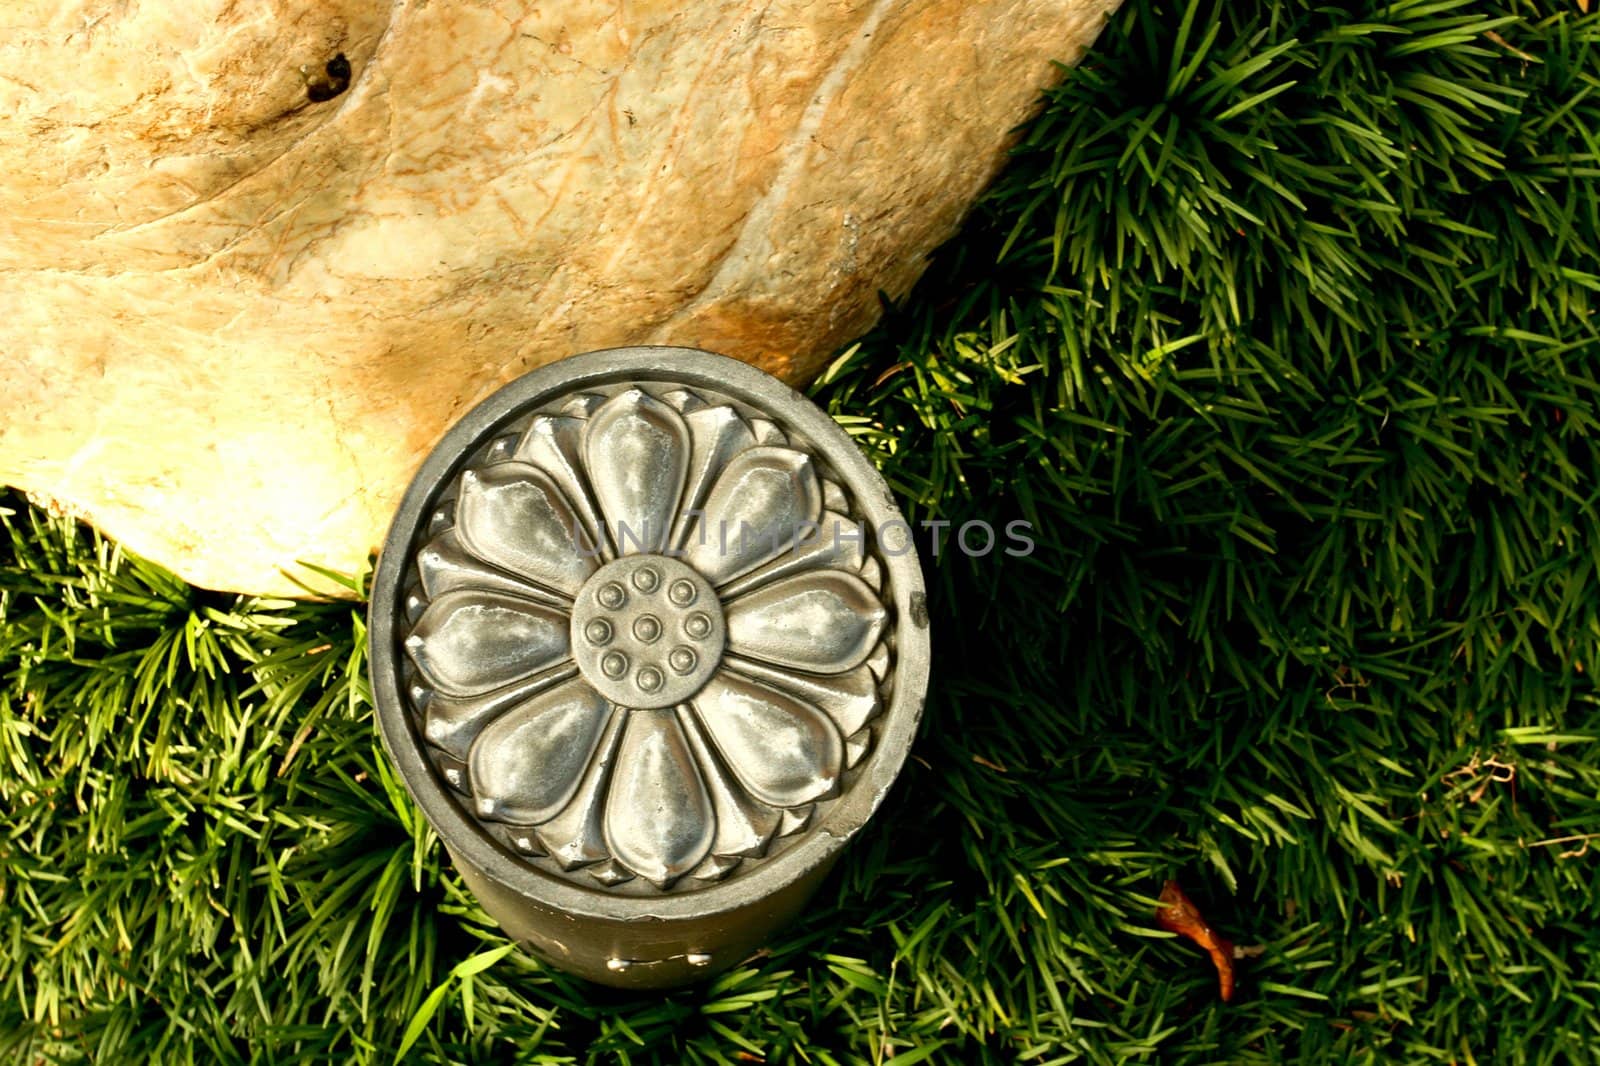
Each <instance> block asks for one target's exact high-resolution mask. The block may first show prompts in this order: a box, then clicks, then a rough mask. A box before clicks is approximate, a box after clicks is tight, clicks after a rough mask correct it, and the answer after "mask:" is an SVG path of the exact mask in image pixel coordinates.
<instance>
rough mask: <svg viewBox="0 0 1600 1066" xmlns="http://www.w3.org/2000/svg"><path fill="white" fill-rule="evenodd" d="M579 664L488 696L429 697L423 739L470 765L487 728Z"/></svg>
mask: <svg viewBox="0 0 1600 1066" xmlns="http://www.w3.org/2000/svg"><path fill="white" fill-rule="evenodd" d="M577 671H578V667H577V664H576V663H573V662H570V661H569V662H564V663H561V664H559V665H557V666H553V667H551V668H550V669H548V670H546V671H544V672H543V673H539V674H535V675H534V676H533V677H530V678H528V679H527V680H526V681H519V682H517V683H516V684H514V685H509V686H507V687H506V688H502V689H496V690H494V691H493V692H486V693H484V694H483V695H481V696H446V695H445V694H444V693H442V692H434V693H431V694H430V698H429V699H428V701H427V706H426V709H425V710H424V712H423V715H422V735H423V736H425V737H426V738H427V740H428V743H429V744H432V745H433V746H434V747H436V748H439V749H440V750H441V751H444V752H446V753H447V754H449V755H450V756H451V757H452V758H455V759H459V760H461V761H462V762H466V761H467V756H468V753H469V752H471V750H472V742H473V741H474V740H475V739H477V736H478V733H479V731H480V730H482V729H483V727H484V726H486V725H488V724H489V723H490V722H492V721H494V720H495V719H496V718H498V717H499V716H500V715H501V714H503V713H504V712H505V711H506V710H508V709H509V708H512V707H515V706H516V705H517V704H519V703H522V702H524V701H525V700H527V699H528V698H529V697H530V696H532V695H533V694H534V693H536V692H541V691H543V690H544V689H547V688H549V687H550V686H551V685H554V684H557V683H559V682H561V681H564V680H566V679H567V678H569V677H571V676H572V675H573V674H575V673H577Z"/></svg>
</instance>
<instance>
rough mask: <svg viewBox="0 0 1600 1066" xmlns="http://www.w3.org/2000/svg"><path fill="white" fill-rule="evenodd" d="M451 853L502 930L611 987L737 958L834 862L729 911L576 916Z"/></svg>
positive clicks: (683, 981)
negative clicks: (672, 915)
mask: <svg viewBox="0 0 1600 1066" xmlns="http://www.w3.org/2000/svg"><path fill="white" fill-rule="evenodd" d="M447 850H448V849H447ZM450 857H451V858H452V859H453V860H454V861H455V864H456V869H457V870H459V871H460V873H461V880H463V881H465V882H466V884H467V887H468V888H470V889H472V894H473V895H474V896H476V897H477V898H478V901H479V902H480V903H482V904H483V909H484V910H486V911H488V912H489V915H490V917H492V918H494V920H495V921H497V922H499V923H500V927H501V928H502V929H504V930H505V931H506V933H507V934H508V935H510V936H511V937H512V938H514V939H516V940H518V941H520V942H521V943H522V944H523V945H525V946H526V947H527V948H528V949H529V950H530V951H532V952H533V953H534V954H535V955H537V956H539V958H541V959H543V960H545V961H546V962H548V963H550V964H551V965H553V966H557V967H559V968H560V969H563V970H566V971H567V972H568V973H573V974H577V975H578V976H579V977H586V978H588V979H589V980H591V981H594V982H596V983H598V984H602V985H611V986H612V987H614V988H673V987H676V986H679V985H687V984H693V983H694V982H696V981H703V980H705V979H706V978H707V977H710V976H712V975H714V974H717V973H720V972H722V971H723V970H727V969H730V968H731V967H733V966H735V965H737V964H738V963H740V962H743V961H744V960H745V959H748V958H749V957H750V956H751V954H753V953H754V952H755V950H756V949H757V948H759V947H760V946H761V945H762V944H763V943H765V942H766V941H767V939H768V938H769V937H770V936H771V935H772V933H773V932H775V931H776V930H778V929H780V928H782V927H783V926H785V925H788V924H789V923H790V922H791V921H793V920H794V919H795V918H796V917H797V916H798V915H799V914H800V913H801V911H803V910H804V909H805V905H806V902H807V901H808V900H809V899H810V898H811V896H812V895H813V894H814V893H815V892H816V890H817V887H818V886H819V885H821V884H822V881H823V879H824V878H826V877H827V875H828V872H829V871H830V870H831V869H832V868H833V864H834V861H835V859H834V858H830V859H828V860H827V861H826V862H824V863H823V864H821V865H820V866H818V867H817V868H816V869H814V870H812V871H811V872H810V873H808V874H806V875H804V876H803V877H801V878H800V879H799V880H796V881H794V882H792V883H790V884H788V885H786V886H784V887H783V888H781V889H779V890H778V891H776V892H774V893H772V894H771V895H768V896H763V897H761V898H759V899H754V900H751V901H749V902H747V903H744V904H742V905H740V906H736V907H733V908H731V909H729V910H726V911H721V912H717V913H709V914H705V915H700V916H697V917H693V918H677V919H670V920H669V919H663V918H658V917H650V916H647V915H642V916H639V917H630V918H626V919H619V918H589V917H578V916H576V915H574V914H572V913H571V912H568V911H562V910H556V909H554V908H552V907H548V906H545V905H544V904H542V903H540V902H539V901H538V900H536V899H533V898H531V897H529V896H525V895H522V894H520V893H518V892H517V891H516V890H515V889H513V888H509V887H507V886H506V885H502V884H500V883H499V882H498V881H495V880H494V879H493V878H492V877H490V876H489V875H488V874H487V873H485V872H484V871H482V870H480V869H478V868H477V867H475V866H473V865H472V864H471V863H470V862H467V861H465V860H463V859H462V857H461V856H459V855H456V854H455V853H454V852H451V856H450Z"/></svg>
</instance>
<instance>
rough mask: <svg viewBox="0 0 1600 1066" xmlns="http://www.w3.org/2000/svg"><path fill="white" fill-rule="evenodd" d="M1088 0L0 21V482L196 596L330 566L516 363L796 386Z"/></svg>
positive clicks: (156, 11) (28, 11)
mask: <svg viewBox="0 0 1600 1066" xmlns="http://www.w3.org/2000/svg"><path fill="white" fill-rule="evenodd" d="M1115 3H1116V0H877V2H854V0H852V2H822V0H789V2H781V0H774V2H760V0H755V2H745V3H740V2H733V0H702V2H699V3H693V4H691V3H685V2H682V0H677V2H670V3H669V2H652V0H642V2H641V0H630V2H628V3H622V2H620V0H613V2H610V3H598V2H590V0H545V2H528V3H518V2H515V0H476V2H475V3H472V4H458V3H445V2H442V0H400V2H395V3H387V2H380V0H317V2H316V3H311V2H309V0H269V2H264V3H261V4H249V5H246V4H240V3H237V0H163V2H161V3H155V2H149V0H146V2H138V0H78V2H73V0H7V2H6V3H5V4H4V5H3V6H0V162H3V164H4V169H5V172H6V175H7V177H6V180H5V181H4V182H0V395H3V397H4V407H3V414H0V480H4V481H6V482H8V483H11V484H14V485H18V486H21V487H23V488H25V489H27V490H28V491H30V492H32V493H34V494H36V495H38V496H41V497H45V498H48V499H50V500H54V501H57V502H59V503H60V504H61V505H63V506H65V507H66V508H68V509H70V510H72V511H75V512H77V513H79V514H81V515H83V516H84V517H86V518H88V519H89V520H90V521H92V522H94V523H96V524H97V525H98V526H100V527H101V528H102V529H104V530H105V531H106V532H108V533H109V534H111V535H112V536H114V537H116V538H118V539H119V540H121V541H122V542H123V543H125V544H126V545H127V546H128V547H129V548H131V549H133V550H135V551H137V552H139V553H141V554H143V555H145V556H148V557H150V558H153V559H155V560H157V561H159V562H161V563H163V564H166V565H167V566H170V567H172V568H173V569H175V570H176V571H177V572H178V573H179V574H181V575H182V576H183V577H185V578H187V579H188V580H190V581H192V582H194V583H196V584H199V585H203V586H208V587H212V588H218V589H227V590H237V591H247V592H255V593H273V594H277V593H289V594H293V593H295V592H296V591H297V586H296V585H295V583H294V582H293V581H291V580H290V577H291V575H295V576H298V577H300V578H301V579H302V580H304V579H306V578H307V577H308V575H307V573H306V572H305V571H304V570H303V569H301V568H300V567H299V566H298V565H297V564H298V562H299V561H307V562H313V563H316V564H319V565H322V566H326V567H329V568H332V569H334V570H339V571H344V572H353V571H355V570H357V569H359V568H360V567H361V566H362V565H363V564H364V562H365V560H366V558H367V556H368V554H369V552H370V551H371V550H372V549H373V548H374V547H375V546H376V544H377V543H378V541H379V540H380V539H381V537H382V534H383V532H384V529H385V528H386V526H387V523H388V520H389V518H390V516H391V515H392V514H393V512H394V509H395V507H396V504H397V502H398V499H399V494H400V493H401V492H402V491H403V489H404V487H405V485H406V483H407V481H408V479H409V478H410V476H411V473H412V471H413V469H414V468H415V466H416V464H417V463H419V462H420V461H421V458H422V457H423V455H424V454H425V453H426V451H427V449H428V448H429V447H430V446H431V444H432V443H433V441H434V440H435V439H436V438H437V437H438V436H439V435H440V434H441V433H442V432H443V431H444V429H445V428H446V427H447V426H448V425H449V424H450V423H451V422H452V421H453V420H454V419H455V418H456V417H457V416H458V415H459V414H460V413H461V412H462V411H464V410H465V409H467V408H468V407H470V406H471V405H472V404H473V403H475V402H476V401H478V400H480V399H481V398H483V397H484V396H485V395H487V394H488V393H489V392H491V391H493V390H494V389H495V388H496V387H498V386H499V385H501V384H503V383H504V382H506V381H508V380H510V379H511V378H513V377H515V376H517V375H519V374H521V373H524V372H526V371H527V370H529V369H531V368H533V367H535V366H538V365H540V364H543V363H546V362H550V361H551V360H554V359H557V358H560V357H562V356H564V355H568V354H571V353H573V352H578V351H583V350H587V349H592V348H602V347H609V346H613V345H623V344H638V343H663V344H681V345H691V346H697V347H702V348H708V349H711V350H714V351H722V352H726V353H728V354H731V355H736V356H739V357H741V358H743V359H746V360H748V361H751V362H754V363H757V364H759V365H761V366H763V367H765V368H767V369H769V370H771V371H773V372H775V373H778V374H781V375H783V376H784V377H786V378H788V379H790V380H794V381H798V380H801V379H804V378H805V377H807V376H808V375H810V374H812V373H814V372H815V371H816V369H817V368H818V366H819V364H820V363H821V361H822V360H823V359H825V358H826V356H827V355H828V353H829V352H830V351H831V350H833V349H834V348H836V347H837V346H838V345H839V344H841V343H843V342H845V341H847V340H849V339H850V338H851V337H852V336H854V335H856V334H858V333H859V332H861V331H862V330H864V329H865V328H866V327H868V326H869V325H870V324H871V323H872V321H873V319H874V317H875V315H876V313H877V309H878V298H877V293H878V292H879V290H883V291H886V292H888V293H889V294H891V295H892V296H898V295H900V294H903V293H904V292H906V291H907V290H908V289H909V288H910V286H911V284H912V283H913V281H914V280H915V279H916V277H917V275H918V274H919V273H920V271H921V270H922V268H923V266H924V262H925V256H926V254H927V253H928V252H929V251H930V250H931V249H932V248H934V247H935V246H936V245H937V244H939V243H940V242H941V241H943V240H944V239H946V238H947V237H949V236H950V234H951V233H952V232H953V231H954V229H955V227H956V225H957V223H958V222H959V220H960V218H961V216H962V214H963V213H964V211H965V210H966V209H967V207H968V206H969V205H970V204H971V202H972V200H973V198H974V197H975V196H976V194H977V193H978V192H979V191H980V190H981V189H982V187H983V185H984V184H985V182H986V181H987V180H988V179H989V178H990V177H991V176H992V175H993V173H994V171H995V170H996V169H997V168H998V166H999V165H1000V163H1001V162H1002V160H1003V157H1004V152H1005V149H1006V147H1007V146H1008V144H1009V142H1010V137H1011V133H1010V131H1011V130H1012V129H1013V127H1015V125H1016V124H1017V123H1019V122H1021V121H1022V120H1024V119H1025V118H1026V117H1027V115H1028V114H1029V112H1030V111H1031V109H1032V108H1033V107H1034V106H1035V105H1036V103H1037V101H1038V99H1039V92H1040V89H1041V88H1042V87H1043V86H1045V85H1047V84H1048V83H1050V82H1051V81H1052V80H1053V79H1054V78H1055V76H1056V74H1057V68H1055V67H1054V66H1053V65H1052V61H1062V62H1072V61H1075V60H1076V59H1077V58H1078V56H1079V55H1080V53H1081V52H1082V50H1083V49H1084V48H1085V47H1086V46H1087V45H1088V44H1089V42H1090V41H1092V40H1093V38H1094V36H1095V35H1096V34H1097V33H1098V32H1099V30H1100V28H1101V26H1102V25H1103V24H1104V21H1105V19H1106V18H1107V17H1108V15H1109V13H1110V11H1111V9H1112V8H1114V6H1115ZM339 55H343V56H344V57H345V61H346V62H347V63H348V66H349V76H348V84H347V85H344V84H342V83H343V81H344V79H343V78H342V77H340V76H339V74H340V66H341V64H339V63H337V62H334V60H335V57H336V56H339ZM340 89H342V91H338V92H337V95H332V96H331V98H330V99H325V100H315V101H314V100H313V99H312V97H317V96H327V95H330V94H332V93H333V92H334V91H336V90H340ZM312 580H313V581H314V580H315V579H312Z"/></svg>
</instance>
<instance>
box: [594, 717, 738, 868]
mask: <svg viewBox="0 0 1600 1066" xmlns="http://www.w3.org/2000/svg"><path fill="white" fill-rule="evenodd" d="M605 825H606V843H607V844H609V845H610V847H611V853H612V854H613V855H615V856H616V858H617V859H618V860H619V861H620V862H621V863H622V864H623V865H624V866H626V867H628V869H630V870H632V871H633V872H634V873H636V874H638V875H639V876H641V877H644V878H646V879H648V880H649V881H651V882H652V883H654V884H656V885H658V886H661V887H665V886H666V885H668V884H670V883H671V882H673V881H675V880H677V879H678V878H679V877H682V876H683V875H684V874H686V873H688V872H689V871H690V870H691V869H693V868H694V866H695V864H696V863H698V862H699V861H700V860H701V859H703V858H705V857H706V853H707V852H709V851H710V850H711V842H712V840H713V838H714V836H715V833H716V819H715V817H714V814H713V812H712V809H711V800H710V799H709V797H707V795H706V789H705V784H704V782H703V781H701V779H700V771H699V770H698V769H696V767H695V760H694V754H693V753H692V752H691V751H690V750H689V745H688V742H687V740H685V738H684V735H683V729H682V728H681V727H680V726H679V725H678V715H677V712H676V711H675V710H673V709H672V708H670V707H669V708H662V709H659V710H632V711H629V712H628V725H627V728H626V729H625V730H624V732H623V735H622V747H621V750H620V751H619V752H618V754H617V766H616V771H615V773H613V774H612V777H611V788H610V790H609V792H608V794H607V796H606V818H605Z"/></svg>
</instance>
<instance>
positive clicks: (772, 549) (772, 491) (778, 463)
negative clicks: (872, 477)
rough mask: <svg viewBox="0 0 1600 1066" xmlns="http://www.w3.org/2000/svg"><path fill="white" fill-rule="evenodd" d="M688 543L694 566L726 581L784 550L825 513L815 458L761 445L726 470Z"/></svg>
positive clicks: (719, 581) (719, 582)
mask: <svg viewBox="0 0 1600 1066" xmlns="http://www.w3.org/2000/svg"><path fill="white" fill-rule="evenodd" d="M703 510H704V513H703V514H702V515H701V516H700V519H699V521H698V522H696V523H695V525H694V527H693V528H691V529H690V531H689V535H688V538H687V541H686V543H685V555H686V558H687V560H688V562H689V565H691V566H693V567H694V568H695V569H696V570H698V571H700V572H701V573H702V574H704V575H705V577H706V580H708V581H710V582H711V583H712V584H713V585H722V584H725V583H726V582H728V581H731V580H732V579H733V578H736V577H738V576H739V575H740V574H743V573H745V572H746V571H749V570H753V569H755V568H756V567H758V566H760V565H761V564H762V563H764V562H766V561H767V560H769V559H772V558H773V557H775V556H777V555H778V554H779V553H781V552H783V551H785V550H786V549H787V548H788V547H789V546H790V545H791V544H793V543H794V541H795V540H796V539H797V538H798V537H799V536H800V535H801V534H802V533H803V532H804V531H805V530H806V529H808V528H810V526H811V525H813V524H815V523H816V521H817V516H818V515H820V514H821V513H822V490H821V489H820V488H819V487H818V485H817V473H816V469H815V468H814V467H813V466H812V463H811V457H810V456H809V455H806V454H804V453H803V452H797V451H795V450H793V449H792V448H767V447H756V448H751V449H749V450H748V451H745V452H741V453H740V454H739V455H738V456H736V457H735V458H734V459H733V461H732V462H730V463H729V464H728V465H727V467H726V468H725V469H724V470H723V471H722V474H721V476H720V477H718V478H717V481H716V484H714V485H713V486H712V487H711V494H710V495H709V496H708V497H707V498H706V503H705V507H704V509H703Z"/></svg>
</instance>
